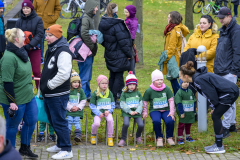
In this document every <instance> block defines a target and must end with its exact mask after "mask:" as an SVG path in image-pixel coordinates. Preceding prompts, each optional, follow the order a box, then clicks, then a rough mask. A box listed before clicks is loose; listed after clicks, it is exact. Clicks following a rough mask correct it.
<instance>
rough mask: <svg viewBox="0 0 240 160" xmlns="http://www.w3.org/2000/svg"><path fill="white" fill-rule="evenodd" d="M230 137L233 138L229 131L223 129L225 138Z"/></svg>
mask: <svg viewBox="0 0 240 160" xmlns="http://www.w3.org/2000/svg"><path fill="white" fill-rule="evenodd" d="M229 136H231V134H230V132H229V129H227V128H223V138H227V137H229Z"/></svg>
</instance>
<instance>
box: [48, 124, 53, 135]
mask: <svg viewBox="0 0 240 160" xmlns="http://www.w3.org/2000/svg"><path fill="white" fill-rule="evenodd" d="M48 127H49V132H50V135H53V134H54V129H53V127H52V125H51V124H50V123H49V124H48Z"/></svg>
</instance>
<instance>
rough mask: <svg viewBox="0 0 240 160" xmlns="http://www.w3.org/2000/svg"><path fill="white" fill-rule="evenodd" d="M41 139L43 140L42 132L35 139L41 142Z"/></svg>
mask: <svg viewBox="0 0 240 160" xmlns="http://www.w3.org/2000/svg"><path fill="white" fill-rule="evenodd" d="M43 140H44V134H39V135H38V139H37V141H38V142H42V141H43Z"/></svg>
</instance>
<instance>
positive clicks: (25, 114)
mask: <svg viewBox="0 0 240 160" xmlns="http://www.w3.org/2000/svg"><path fill="white" fill-rule="evenodd" d="M1 105H2V107H3V111H4V116H5V119H6V122H7V123H6V129H7V134H6V139H9V140H10V141H11V144H12V146H13V147H15V141H16V134H17V128H18V125H19V123H20V122H21V121H22V119H23V121H24V124H23V126H22V131H21V143H22V144H25V145H29V144H30V142H31V137H32V134H33V131H34V129H35V124H36V123H37V120H38V116H37V115H38V107H37V102H36V100H35V97H34V98H33V99H32V100H31V101H30V102H28V103H25V104H21V105H18V110H17V111H15V116H14V117H13V119H11V118H10V117H9V115H8V114H7V110H8V108H9V107H10V105H6V104H2V103H1Z"/></svg>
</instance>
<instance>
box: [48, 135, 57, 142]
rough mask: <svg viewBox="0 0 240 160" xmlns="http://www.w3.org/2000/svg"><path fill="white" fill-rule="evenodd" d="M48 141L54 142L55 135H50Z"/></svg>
mask: <svg viewBox="0 0 240 160" xmlns="http://www.w3.org/2000/svg"><path fill="white" fill-rule="evenodd" d="M49 139H50V140H51V141H53V142H56V136H55V134H50V136H49Z"/></svg>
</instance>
